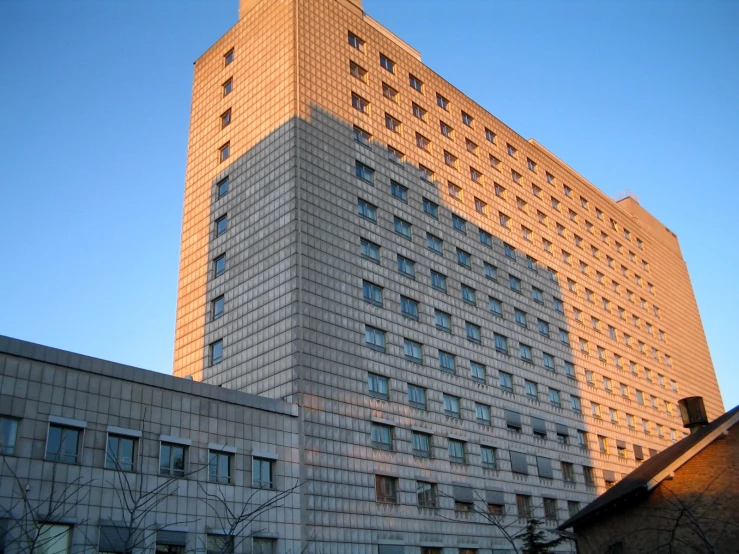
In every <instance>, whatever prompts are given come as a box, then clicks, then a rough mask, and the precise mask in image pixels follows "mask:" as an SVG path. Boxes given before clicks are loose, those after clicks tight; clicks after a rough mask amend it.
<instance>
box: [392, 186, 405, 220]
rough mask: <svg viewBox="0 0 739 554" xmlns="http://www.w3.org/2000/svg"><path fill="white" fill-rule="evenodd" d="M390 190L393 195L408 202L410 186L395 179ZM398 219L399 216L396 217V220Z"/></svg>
mask: <svg viewBox="0 0 739 554" xmlns="http://www.w3.org/2000/svg"><path fill="white" fill-rule="evenodd" d="M390 192H391V194H392V195H393V197H395V198H397V199H398V200H400V201H401V202H405V203H408V187H404V186H403V185H401V184H400V183H397V182H395V181H390ZM397 219H398V218H396V220H397Z"/></svg>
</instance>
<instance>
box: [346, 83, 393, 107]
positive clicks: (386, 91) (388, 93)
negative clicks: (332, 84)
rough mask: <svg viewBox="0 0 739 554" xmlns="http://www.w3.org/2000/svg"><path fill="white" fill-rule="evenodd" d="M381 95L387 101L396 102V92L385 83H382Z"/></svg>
mask: <svg viewBox="0 0 739 554" xmlns="http://www.w3.org/2000/svg"><path fill="white" fill-rule="evenodd" d="M382 95H383V96H384V97H385V98H387V99H388V100H392V101H393V102H397V101H398V91H397V90H395V89H394V88H393V87H391V86H390V85H388V84H387V83H382ZM355 107H356V106H355Z"/></svg>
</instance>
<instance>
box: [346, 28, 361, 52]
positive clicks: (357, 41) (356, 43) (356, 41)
mask: <svg viewBox="0 0 739 554" xmlns="http://www.w3.org/2000/svg"><path fill="white" fill-rule="evenodd" d="M349 45H350V46H352V47H353V48H356V49H357V50H359V51H360V52H362V51H364V41H363V40H362V39H361V38H359V37H358V36H357V35H355V34H354V33H352V32H351V31H349Z"/></svg>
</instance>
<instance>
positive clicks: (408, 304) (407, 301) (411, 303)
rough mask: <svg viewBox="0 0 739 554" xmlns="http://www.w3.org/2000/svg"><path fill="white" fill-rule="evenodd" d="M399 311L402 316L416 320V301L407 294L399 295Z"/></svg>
mask: <svg viewBox="0 0 739 554" xmlns="http://www.w3.org/2000/svg"><path fill="white" fill-rule="evenodd" d="M400 313H401V315H402V316H403V317H407V318H408V319H412V320H414V321H418V302H417V301H415V300H413V299H412V298H408V297H407V296H401V297H400Z"/></svg>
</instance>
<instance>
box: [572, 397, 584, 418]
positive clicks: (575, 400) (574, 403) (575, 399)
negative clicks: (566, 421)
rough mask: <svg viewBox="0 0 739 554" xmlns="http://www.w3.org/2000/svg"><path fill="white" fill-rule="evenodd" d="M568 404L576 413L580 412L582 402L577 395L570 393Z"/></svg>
mask: <svg viewBox="0 0 739 554" xmlns="http://www.w3.org/2000/svg"><path fill="white" fill-rule="evenodd" d="M570 404H571V406H572V411H573V412H575V413H578V414H581V413H582V402H581V401H580V397H579V396H573V395H570Z"/></svg>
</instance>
